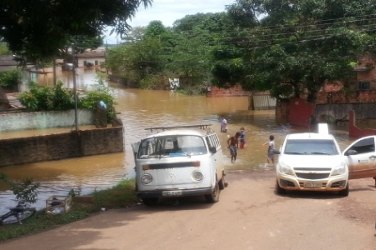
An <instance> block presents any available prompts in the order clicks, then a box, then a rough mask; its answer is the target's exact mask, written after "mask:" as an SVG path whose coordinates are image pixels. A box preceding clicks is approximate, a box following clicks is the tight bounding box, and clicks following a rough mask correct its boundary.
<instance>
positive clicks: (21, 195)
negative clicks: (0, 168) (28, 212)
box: [0, 173, 40, 203]
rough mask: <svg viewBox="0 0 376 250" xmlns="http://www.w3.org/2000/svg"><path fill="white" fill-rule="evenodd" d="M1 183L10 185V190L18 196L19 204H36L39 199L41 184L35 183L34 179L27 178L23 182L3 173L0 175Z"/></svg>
mask: <svg viewBox="0 0 376 250" xmlns="http://www.w3.org/2000/svg"><path fill="white" fill-rule="evenodd" d="M0 181H3V182H5V183H6V184H7V185H9V187H10V190H12V192H13V194H14V195H15V196H16V199H17V201H18V202H22V203H35V202H36V200H37V197H38V188H39V186H40V184H39V183H35V182H34V181H33V179H32V178H25V179H23V180H22V181H15V180H12V179H10V178H9V177H8V176H6V175H5V174H3V173H0Z"/></svg>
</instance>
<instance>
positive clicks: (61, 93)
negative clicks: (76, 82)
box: [18, 82, 116, 121]
mask: <svg viewBox="0 0 376 250" xmlns="http://www.w3.org/2000/svg"><path fill="white" fill-rule="evenodd" d="M18 99H19V100H20V102H21V104H22V105H24V106H25V107H26V108H27V109H28V110H30V111H52V110H58V111H62V110H70V109H74V107H75V102H74V93H73V91H71V90H68V89H66V88H63V83H61V82H59V83H58V84H57V85H56V86H55V87H46V86H40V85H37V84H36V83H32V84H31V88H30V91H26V92H23V93H22V94H20V96H19V97H18ZM99 101H104V102H105V103H106V105H107V119H108V120H109V121H111V120H112V119H113V118H115V117H116V113H115V108H114V104H115V102H114V98H113V96H112V95H111V92H110V90H109V88H106V87H105V86H104V85H103V84H99V85H98V86H97V88H96V89H95V90H91V91H88V92H86V93H85V95H83V96H82V97H80V98H78V103H77V106H78V107H79V108H83V109H88V110H92V111H95V110H96V108H97V105H98V103H99Z"/></svg>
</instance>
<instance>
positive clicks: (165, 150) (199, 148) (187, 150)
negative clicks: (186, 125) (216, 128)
mask: <svg viewBox="0 0 376 250" xmlns="http://www.w3.org/2000/svg"><path fill="white" fill-rule="evenodd" d="M206 153H207V149H206V147H205V143H204V140H203V139H202V138H201V137H199V136H190V135H179V136H176V135H172V136H163V137H154V138H148V139H145V140H143V141H142V142H141V145H140V150H139V152H138V158H148V157H175V156H184V155H199V154H206Z"/></svg>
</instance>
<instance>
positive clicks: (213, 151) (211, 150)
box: [209, 147, 217, 154]
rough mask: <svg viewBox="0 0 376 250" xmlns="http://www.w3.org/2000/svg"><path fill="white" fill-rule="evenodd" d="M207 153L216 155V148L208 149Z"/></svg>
mask: <svg viewBox="0 0 376 250" xmlns="http://www.w3.org/2000/svg"><path fill="white" fill-rule="evenodd" d="M209 151H210V153H212V154H215V153H217V148H216V147H210V148H209Z"/></svg>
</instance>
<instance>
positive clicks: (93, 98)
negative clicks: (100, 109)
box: [79, 84, 116, 121]
mask: <svg viewBox="0 0 376 250" xmlns="http://www.w3.org/2000/svg"><path fill="white" fill-rule="evenodd" d="M100 101H103V102H104V103H106V105H107V119H108V121H112V119H114V118H115V117H116V112H115V108H114V105H115V101H114V98H113V96H112V94H111V91H110V89H109V88H107V87H105V86H104V85H103V84H98V86H97V88H96V89H95V90H91V91H88V92H87V93H86V95H85V96H83V97H82V98H80V103H79V106H80V108H84V109H89V110H96V109H97V105H98V103H99V102H100Z"/></svg>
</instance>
